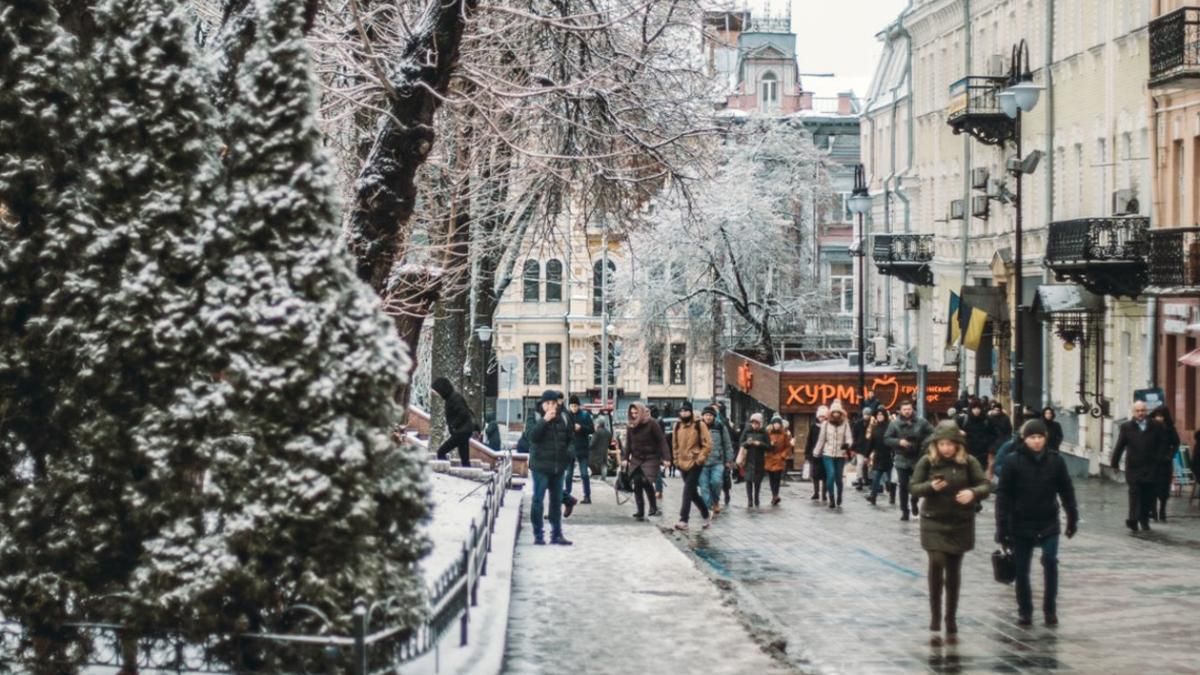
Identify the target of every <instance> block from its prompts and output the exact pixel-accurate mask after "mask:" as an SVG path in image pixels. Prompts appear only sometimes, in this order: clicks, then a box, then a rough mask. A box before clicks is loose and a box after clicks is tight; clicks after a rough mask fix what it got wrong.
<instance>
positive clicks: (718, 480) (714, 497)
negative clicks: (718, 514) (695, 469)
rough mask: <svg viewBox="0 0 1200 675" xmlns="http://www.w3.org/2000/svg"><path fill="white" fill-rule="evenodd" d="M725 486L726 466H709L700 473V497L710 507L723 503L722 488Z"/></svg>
mask: <svg viewBox="0 0 1200 675" xmlns="http://www.w3.org/2000/svg"><path fill="white" fill-rule="evenodd" d="M724 485H725V465H724V464H709V465H707V466H705V467H704V470H703V471H701V472H700V496H701V497H703V498H704V503H705V504H708V505H709V506H710V507H712V506H716V505H717V504H720V503H721V488H722V487H724Z"/></svg>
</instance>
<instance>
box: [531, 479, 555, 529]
mask: <svg viewBox="0 0 1200 675" xmlns="http://www.w3.org/2000/svg"><path fill="white" fill-rule="evenodd" d="M530 473H532V474H533V504H532V505H531V506H530V507H529V522H530V523H531V524H532V525H533V536H534V537H536V538H538V539H541V538H542V533H543V531H544V530H543V527H544V524H545V521H544V520H543V518H542V515H543V513H544V509H545V504H544V502H545V499H546V493H547V492H549V493H550V535H551V536H553V537H561V536H562V499H563V494H562V488H563V474H562V472H561V471H557V472H554V473H550V472H546V471H531V472H530Z"/></svg>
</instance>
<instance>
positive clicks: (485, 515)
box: [0, 456, 513, 675]
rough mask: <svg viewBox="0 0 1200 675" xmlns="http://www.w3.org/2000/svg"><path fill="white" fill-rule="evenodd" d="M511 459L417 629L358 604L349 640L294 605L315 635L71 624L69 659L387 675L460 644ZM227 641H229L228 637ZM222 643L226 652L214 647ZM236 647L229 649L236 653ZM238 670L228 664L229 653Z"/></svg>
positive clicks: (154, 666)
mask: <svg viewBox="0 0 1200 675" xmlns="http://www.w3.org/2000/svg"><path fill="white" fill-rule="evenodd" d="M512 476H513V472H512V460H511V459H510V458H509V457H508V456H504V457H503V458H502V460H501V462H500V464H499V465H498V466H497V470H496V472H495V473H493V474H492V476H491V477H490V478H489V479H488V481H487V482H486V483H485V484H484V485H482V486H481V488H486V490H487V491H486V492H485V493H484V501H483V508H482V513H481V514H480V518H479V520H478V521H476V520H474V519H472V521H471V526H470V530H469V532H468V536H467V539H466V541H464V542H463V547H462V554H461V555H460V556H459V558H458V559H457V560H456V561H455V562H454V563H453V564H451V565H450V566H449V567H448V568H447V569H446V570H445V571H444V572H443V573H442V574H441V576H439V577H438V578H437V580H436V581H435V582H434V583H433V585H432V587H431V588H430V589H429V603H430V611H429V613H428V614H427V616H426V618H425V620H424V621H422V622H421V623H420V624H419V625H417V626H399V625H391V626H389V625H387V624H388V618H389V617H390V616H392V613H391V611H390V610H391V609H393V608H394V606H395V603H396V601H397V599H395V598H388V599H384V600H380V601H376V602H372V603H367V602H365V601H360V602H359V603H358V604H357V605H356V606H355V607H354V610H353V612H352V615H351V630H350V632H349V634H336V633H331V632H330V627H331V626H333V621H332V620H331V619H330V618H329V617H328V616H327V615H326V614H325V613H323V612H322V611H320V610H319V609H317V608H315V607H310V606H307V605H297V606H294V607H290V608H289V609H287V610H286V611H285V612H284V615H285V616H293V617H294V616H295V615H300V616H301V617H303V620H304V621H305V625H308V626H311V630H310V631H308V632H306V633H304V634H276V633H248V634H242V635H237V636H232V637H228V636H214V637H213V638H212V639H211V640H210V641H206V642H203V643H198V642H196V641H194V640H188V639H186V638H184V637H182V636H180V635H176V634H166V635H152V636H145V635H139V636H136V637H134V636H131V635H129V633H128V631H126V630H125V629H124V628H123V627H122V626H120V625H116V624H109V623H73V624H70V625H67V626H64V631H63V634H64V635H70V636H71V643H72V644H71V647H70V650H71V651H73V654H72V658H71V661H72V662H73V663H75V664H77V665H79V666H100V667H106V666H107V667H112V668H117V669H120V668H124V667H128V666H136V667H137V669H138V670H139V671H141V672H145V673H178V674H183V673H209V674H214V675H234V674H243V673H296V674H301V673H303V674H308V673H312V674H317V673H329V674H333V673H347V672H348V673H352V674H353V675H385V674H390V673H398V672H400V669H401V667H402V666H403V665H404V664H406V663H409V662H411V661H413V660H414V659H416V658H418V657H421V656H423V655H425V654H428V653H429V652H431V651H432V650H434V649H436V647H437V643H438V642H439V640H440V639H441V638H442V637H443V636H444V635H445V634H446V633H447V631H449V630H450V629H451V628H452V627H454V626H455V625H456V624H457V627H458V631H459V640H458V642H459V645H460V646H465V645H466V644H467V641H468V638H469V636H470V631H469V629H470V616H471V608H472V607H475V606H477V604H478V592H479V580H480V578H481V577H483V576H486V575H487V565H488V554H489V553H490V552H491V550H492V537H493V535H494V534H495V531H496V518H497V516H498V514H499V513H500V510H501V509H502V508H503V507H504V500H505V495H506V493H507V491H508V489H509V487H510V486H511V484H512ZM225 637H228V639H223V638H225ZM30 642H31V640H30V638H29V636H28V635H27V634H26V633H25V631H24V629H23V627H22V626H20V625H19V624H16V623H13V622H4V623H0V672H2V671H4V667H5V665H6V663H5V659H6V658H9V657H10V656H11V655H14V654H17V653H18V652H19V650H20V649H21V648H22V645H25V644H28V643H30ZM218 643H221V644H223V645H224V650H225V651H224V652H220V651H219V650H218V648H217V645H218ZM231 645H232V647H231ZM231 649H232V652H233V653H235V654H237V655H238V656H237V660H238V661H239V662H240V665H238V666H232V665H230V664H229V659H228V658H227V657H224V658H223V657H222V656H219V655H218V654H219V653H225V654H228V653H229V652H230V650H231Z"/></svg>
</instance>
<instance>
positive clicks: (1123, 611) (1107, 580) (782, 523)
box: [666, 479, 1200, 673]
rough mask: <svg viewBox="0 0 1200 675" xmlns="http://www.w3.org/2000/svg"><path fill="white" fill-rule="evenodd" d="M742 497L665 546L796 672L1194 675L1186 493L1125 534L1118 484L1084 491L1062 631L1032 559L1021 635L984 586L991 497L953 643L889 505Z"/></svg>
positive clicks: (1066, 551)
mask: <svg viewBox="0 0 1200 675" xmlns="http://www.w3.org/2000/svg"><path fill="white" fill-rule="evenodd" d="M740 488H741V486H735V491H734V494H733V496H734V499H733V502H732V503H733V505H734V508H733V509H732V510H730V511H728V512H727V513H726V514H724V515H722V516H721V518H720V519H719V521H718V522H717V524H716V525H714V526H713V527H712V528H711V529H710V530H708V531H706V532H704V533H695V534H692V535H690V536H677V535H675V534H673V533H666V536H667V537H668V538H670V539H673V540H674V541H675V542H676V544H677V545H679V546H680V547H681V549H683V550H690V551H691V552H692V553H693V554H694V555H693V559H694V560H695V561H696V562H697V564H698V565H700V566H701V567H702V568H705V569H707V571H708V572H709V573H710V574H711V575H713V576H715V577H717V578H719V579H723V580H726V581H727V582H730V583H731V585H733V586H734V587H735V588H738V589H740V591H741V593H743V594H744V595H746V596H749V597H750V598H752V599H753V600H754V601H755V602H756V603H757V605H758V609H759V610H760V611H761V612H762V613H763V614H764V615H765V616H766V618H768V619H769V622H767V623H769V624H770V625H772V626H774V627H776V628H778V629H779V630H781V631H782V633H783V635H784V637H785V638H786V640H787V648H786V649H787V659H788V660H789V662H790V663H791V664H792V665H793V666H794V667H795V668H796V670H798V671H801V672H823V673H921V672H936V673H976V672H980V673H987V672H994V673H1027V672H1078V673H1133V672H1147V673H1196V672H1200V660H1198V659H1197V657H1196V655H1195V654H1194V652H1193V651H1192V650H1191V649H1190V647H1191V644H1192V642H1193V639H1194V638H1193V636H1194V633H1195V629H1194V627H1193V624H1194V621H1195V617H1196V616H1198V614H1197V612H1198V611H1200V587H1198V586H1197V584H1196V580H1197V577H1198V576H1200V575H1198V574H1197V569H1198V568H1200V506H1198V505H1197V502H1192V503H1191V504H1190V506H1189V504H1188V499H1187V494H1186V492H1185V494H1184V497H1183V498H1182V499H1172V500H1171V502H1170V505H1169V507H1168V511H1169V512H1168V516H1169V517H1168V522H1167V523H1166V524H1165V525H1158V524H1154V523H1152V526H1153V528H1154V529H1153V531H1152V532H1149V533H1141V534H1137V535H1134V534H1132V533H1130V532H1129V531H1128V530H1127V529H1126V528H1125V526H1124V518H1125V507H1126V501H1125V494H1126V493H1125V487H1124V486H1123V485H1120V484H1116V483H1112V482H1106V481H1101V480H1098V479H1092V480H1086V481H1078V482H1077V490H1078V493H1079V497H1080V505H1081V513H1082V516H1081V523H1080V531H1079V534H1078V535H1077V536H1076V537H1075V538H1074V539H1071V540H1067V539H1065V537H1064V539H1063V543H1062V546H1061V550H1060V553H1059V558H1060V578H1061V584H1060V591H1059V610H1058V611H1059V619H1060V622H1061V624H1060V625H1059V626H1058V627H1057V628H1050V627H1047V626H1045V625H1042V621H1041V610H1040V606H1041V585H1042V584H1041V567H1040V565H1038V564H1037V562H1036V558H1035V562H1034V565H1033V588H1034V599H1035V600H1034V602H1035V608H1036V610H1035V624H1034V626H1032V627H1030V628H1021V627H1019V626H1017V625H1016V601H1015V599H1014V595H1013V588H1012V586H1005V585H1000V584H997V583H995V582H994V581H993V580H992V570H991V561H990V554H991V552H992V551H993V550H994V549H995V548H996V546H995V545H994V544H993V542H992V533H993V525H992V524H993V523H994V520H993V514H992V508H991V507H992V503H991V502H992V500H990V499H989V500H988V501H987V502H986V505H985V508H984V512H983V513H981V514H980V516H979V518H980V521H979V523H978V527H977V541H976V549H975V551H973V552H971V553H969V554H968V555H967V557H966V560H965V562H964V569H963V590H962V598H961V604H960V609H959V635H958V637H957V639H955V640H953V642H949V643H948V642H947V641H946V639H945V638H943V637H937V636H935V634H931V633H930V632H929V630H928V611H929V610H928V601H927V587H926V580H925V565H926V561H925V554H924V552H923V551H922V549H921V548H920V545H919V541H918V527H919V525H918V523H917V522H916V520H915V519H914V520H913V521H911V522H900V520H899V507H898V506H887V505H885V504H886V502H887V499H886V496H882V497H881V499H880V506H877V507H873V506H871V505H870V504H868V503H867V502H866V501H865V498H864V497H865V493H862V492H857V491H855V490H854V489H853V488H849V489H848V490H847V492H846V496H845V500H844V504H843V507H842V509H841V510H839V511H832V510H830V509H828V508H826V507H825V506H823V505H822V504H821V502H819V501H817V502H813V501H810V500H809V496H810V495H811V486H810V485H808V484H806V483H799V482H795V483H785V485H784V488H783V498H784V501H783V503H782V504H781V505H780V506H778V507H769V506H764V507H763V508H762V510H761V511H749V510H747V509H746V508H745V507H744V503H745V502H744V493H741V492H739V489H740ZM763 492H764V493H767V492H768V490H767V487H766V486H765V485H764V486H763ZM676 494H678V493H677V492H676ZM765 502H766V499H764V503H765ZM764 627H765V624H764ZM746 672H749V671H746Z"/></svg>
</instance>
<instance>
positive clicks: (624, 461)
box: [621, 403, 671, 520]
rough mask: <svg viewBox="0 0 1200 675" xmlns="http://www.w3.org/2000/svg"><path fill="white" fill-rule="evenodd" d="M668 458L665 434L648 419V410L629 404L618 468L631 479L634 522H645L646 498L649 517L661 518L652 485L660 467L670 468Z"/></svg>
mask: <svg viewBox="0 0 1200 675" xmlns="http://www.w3.org/2000/svg"><path fill="white" fill-rule="evenodd" d="M670 457H671V456H670V454H669V450H668V449H667V437H666V434H664V433H663V430H662V427H660V426H658V422H656V421H655V420H654V419H652V418H651V417H650V411H649V409H647V408H646V406H644V405H642V404H641V403H633V404H631V405H630V406H629V425H628V427H626V429H625V447H623V448H621V467H622V468H623V469H625V470H626V471H629V472H630V473H631V474H632V475H633V476H634V485H633V496H634V498H635V499H636V500H637V513H635V514H633V517H634V518H637V519H638V520H645V519H646V515H647V514H646V503H645V499H646V498H648V499H649V500H650V513H649V515H651V516H657V515H660V514H659V510H658V501H657V500H656V499H655V498H654V481H655V479H657V478H658V468H659V466H660V465H663V466H666V465H669V464H670V461H671V460H670ZM643 493H645V495H644V497H643Z"/></svg>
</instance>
